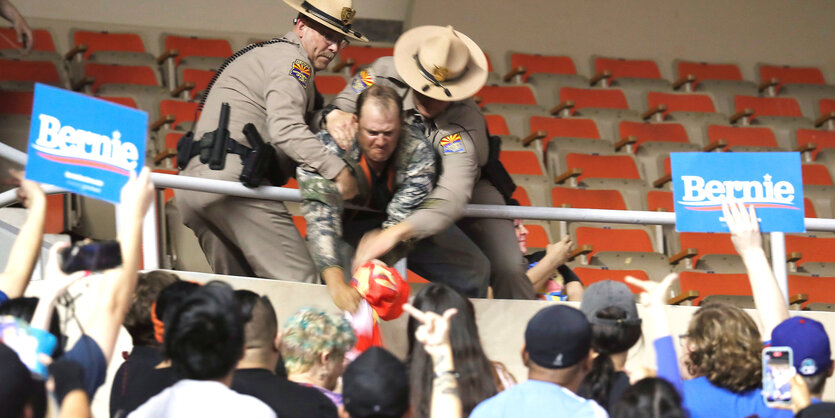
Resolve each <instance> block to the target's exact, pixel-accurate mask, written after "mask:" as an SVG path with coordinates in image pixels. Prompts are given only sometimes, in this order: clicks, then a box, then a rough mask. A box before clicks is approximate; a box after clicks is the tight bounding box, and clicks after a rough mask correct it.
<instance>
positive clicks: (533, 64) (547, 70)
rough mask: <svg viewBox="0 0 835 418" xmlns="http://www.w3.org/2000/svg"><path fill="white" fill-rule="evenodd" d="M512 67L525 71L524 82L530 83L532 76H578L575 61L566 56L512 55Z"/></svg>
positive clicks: (523, 74)
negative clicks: (529, 79)
mask: <svg viewBox="0 0 835 418" xmlns="http://www.w3.org/2000/svg"><path fill="white" fill-rule="evenodd" d="M510 67H511V68H513V69H514V70H516V69H519V68H524V69H525V71H524V73H522V81H523V82H526V81H528V78H529V77H530V76H531V75H532V74H570V75H575V74H577V68H576V67H575V66H574V60H572V59H571V57H565V56H554V55H540V54H522V53H514V54H511V55H510Z"/></svg>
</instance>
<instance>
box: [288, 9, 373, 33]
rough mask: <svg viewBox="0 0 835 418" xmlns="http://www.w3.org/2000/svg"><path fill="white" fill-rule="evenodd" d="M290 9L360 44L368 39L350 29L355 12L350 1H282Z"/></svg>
mask: <svg viewBox="0 0 835 418" xmlns="http://www.w3.org/2000/svg"><path fill="white" fill-rule="evenodd" d="M284 2H285V3H287V4H289V5H290V7H292V8H294V9H296V10H298V11H299V12H300V13H301V14H303V15H305V16H307V17H309V18H311V19H313V20H315V21H317V22H319V23H321V24H323V25H325V26H327V27H329V28H331V29H333V30H335V31H336V32H338V33H342V34H344V35H345V36H347V37H349V38H351V39H355V40H358V41H362V42H368V38H366V37H365V36H363V35H362V34H361V33H359V32H357V31H355V30H353V29H351V24H352V23H353V21H354V16H355V15H356V14H357V11H356V10H355V9H354V7H353V1H352V0H284Z"/></svg>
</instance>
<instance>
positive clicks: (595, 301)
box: [580, 280, 641, 325]
mask: <svg viewBox="0 0 835 418" xmlns="http://www.w3.org/2000/svg"><path fill="white" fill-rule="evenodd" d="M610 307H616V308H620V309H621V310H623V311H624V312H626V318H624V319H611V318H600V317H599V314H600V311H602V310H604V309H606V308H610ZM580 310H581V311H583V313H584V314H586V318H587V319H588V320H589V322H591V323H592V324H595V325H640V324H641V318H639V317H638V307H637V306H636V305H635V295H634V294H633V293H632V291H631V290H629V286H627V285H625V284H623V283H621V282H616V281H614V280H603V281H599V282H597V283H592V285H591V286H589V287H588V288H586V290H585V292H583V301H582V302H580Z"/></svg>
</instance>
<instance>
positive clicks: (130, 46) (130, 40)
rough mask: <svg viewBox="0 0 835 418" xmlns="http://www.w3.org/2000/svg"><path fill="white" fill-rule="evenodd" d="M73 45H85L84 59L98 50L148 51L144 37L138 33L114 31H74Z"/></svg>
mask: <svg viewBox="0 0 835 418" xmlns="http://www.w3.org/2000/svg"><path fill="white" fill-rule="evenodd" d="M73 45H75V46H76V47H77V46H80V45H84V46H86V47H87V50H86V51H84V55H83V57H84V59H85V60H86V59H89V58H90V56H91V55H93V54H94V53H96V52H98V51H116V52H146V51H145V44H144V43H142V38H140V37H139V35H138V34H136V33H112V32H94V31H87V30H77V31H75V32H74V33H73Z"/></svg>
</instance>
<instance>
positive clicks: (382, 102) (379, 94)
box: [357, 84, 403, 119]
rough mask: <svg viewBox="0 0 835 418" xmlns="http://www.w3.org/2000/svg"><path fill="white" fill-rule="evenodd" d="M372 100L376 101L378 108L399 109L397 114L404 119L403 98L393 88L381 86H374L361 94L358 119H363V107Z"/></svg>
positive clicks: (358, 101) (358, 103)
mask: <svg viewBox="0 0 835 418" xmlns="http://www.w3.org/2000/svg"><path fill="white" fill-rule="evenodd" d="M370 99H374V100H375V102H376V103H377V105H378V106H382V107H384V108H386V109H390V110H393V109H397V114H398V115H400V118H401V119H402V118H403V98H402V97H400V95H398V94H397V91H395V90H394V89H393V88H391V87H388V86H382V85H379V84H374V85H372V86H371V87H369V88H367V89H365V90H363V92H362V93H360V95H359V97H358V98H357V118H360V117H362V109H363V105H364V104H365V102H366V101H367V100H370Z"/></svg>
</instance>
